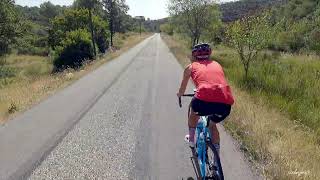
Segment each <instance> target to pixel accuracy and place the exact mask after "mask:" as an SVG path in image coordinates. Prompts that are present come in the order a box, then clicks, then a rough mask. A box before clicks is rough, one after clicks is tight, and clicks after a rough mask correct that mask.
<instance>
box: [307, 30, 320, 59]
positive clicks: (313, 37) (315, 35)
mask: <svg viewBox="0 0 320 180" xmlns="http://www.w3.org/2000/svg"><path fill="white" fill-rule="evenodd" d="M308 41H309V44H310V49H311V50H314V51H316V52H317V53H318V54H320V29H314V30H313V31H312V32H311V33H310V35H309V38H308Z"/></svg>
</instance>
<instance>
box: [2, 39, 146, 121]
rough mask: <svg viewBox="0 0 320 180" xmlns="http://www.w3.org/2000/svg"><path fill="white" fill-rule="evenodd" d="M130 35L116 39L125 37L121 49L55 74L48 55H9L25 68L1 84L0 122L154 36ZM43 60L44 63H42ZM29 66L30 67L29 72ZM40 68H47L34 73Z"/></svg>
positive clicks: (20, 66) (10, 64)
mask: <svg viewBox="0 0 320 180" xmlns="http://www.w3.org/2000/svg"><path fill="white" fill-rule="evenodd" d="M126 36H127V37H126V39H124V38H121V39H120V38H119V39H116V43H118V42H119V41H122V42H121V46H119V47H121V48H120V49H118V50H117V51H114V52H113V53H110V54H107V55H105V56H104V57H100V58H99V59H98V60H96V61H92V62H90V63H88V64H87V65H85V66H84V67H83V68H82V69H81V70H79V71H74V70H66V71H64V72H62V73H58V74H51V73H50V72H51V69H52V67H51V66H52V65H51V63H49V62H48V63H43V61H45V60H47V61H49V60H48V59H46V58H44V57H38V56H12V57H9V58H8V60H7V62H6V64H7V66H15V67H18V69H19V68H21V71H20V70H19V73H18V74H19V75H18V76H17V77H13V78H11V79H9V80H8V81H10V84H8V85H5V86H4V87H0V90H1V91H0V123H4V122H6V121H7V120H8V119H11V118H13V117H14V116H16V115H17V114H19V113H21V112H23V111H25V110H26V109H28V108H30V107H31V106H33V105H34V104H37V103H39V102H40V101H41V100H43V99H45V98H46V97H48V96H49V95H51V94H53V93H55V92H56V91H57V90H59V89H62V88H64V87H66V86H68V85H70V84H71V83H73V82H74V81H75V80H77V79H79V78H81V77H82V76H84V75H86V74H88V73H89V72H91V71H93V70H94V69H96V68H98V67H99V66H101V65H102V64H104V63H106V62H108V61H110V60H112V59H114V58H116V57H117V56H119V55H121V54H122V53H123V52H125V51H127V50H128V49H130V48H131V47H133V46H134V45H136V44H138V43H139V42H141V41H142V40H143V39H145V38H147V37H148V36H150V34H143V35H142V36H140V35H138V34H129V35H126ZM40 61H41V63H39V62H40ZM43 66H44V67H43ZM26 69H28V70H27V72H26ZM39 69H42V70H41V71H43V72H36V73H34V74H35V75H33V71H37V70H39Z"/></svg>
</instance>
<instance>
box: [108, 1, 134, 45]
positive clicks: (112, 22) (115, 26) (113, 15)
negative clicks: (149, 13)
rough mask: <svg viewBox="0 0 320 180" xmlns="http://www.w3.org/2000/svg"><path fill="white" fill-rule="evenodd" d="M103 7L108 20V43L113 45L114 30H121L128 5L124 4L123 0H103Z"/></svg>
mask: <svg viewBox="0 0 320 180" xmlns="http://www.w3.org/2000/svg"><path fill="white" fill-rule="evenodd" d="M103 4H104V9H105V11H106V15H107V17H108V20H109V31H110V33H111V34H110V36H111V39H110V40H111V42H110V45H111V46H113V36H114V33H115V32H122V31H124V29H123V27H122V26H123V19H124V18H127V17H128V16H126V14H127V12H128V10H129V7H128V5H126V3H125V0H103Z"/></svg>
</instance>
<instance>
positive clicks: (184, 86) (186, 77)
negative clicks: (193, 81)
mask: <svg viewBox="0 0 320 180" xmlns="http://www.w3.org/2000/svg"><path fill="white" fill-rule="evenodd" d="M190 76H191V64H189V65H188V66H187V67H186V68H185V70H184V72H183V79H182V82H181V85H180V89H179V91H178V93H177V96H178V97H181V96H182V95H183V94H184V93H185V91H186V89H187V85H188V82H189V79H190Z"/></svg>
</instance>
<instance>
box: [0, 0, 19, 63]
mask: <svg viewBox="0 0 320 180" xmlns="http://www.w3.org/2000/svg"><path fill="white" fill-rule="evenodd" d="M0 7H1V8H0V17H1V18H0V58H1V57H2V56H4V55H5V54H7V53H9V52H10V46H11V45H12V44H13V43H14V42H15V41H16V39H17V37H18V36H20V35H21V34H22V32H23V31H24V24H23V23H22V21H21V19H20V16H19V14H18V12H17V10H16V8H15V6H14V1H12V0H1V1H0Z"/></svg>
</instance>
